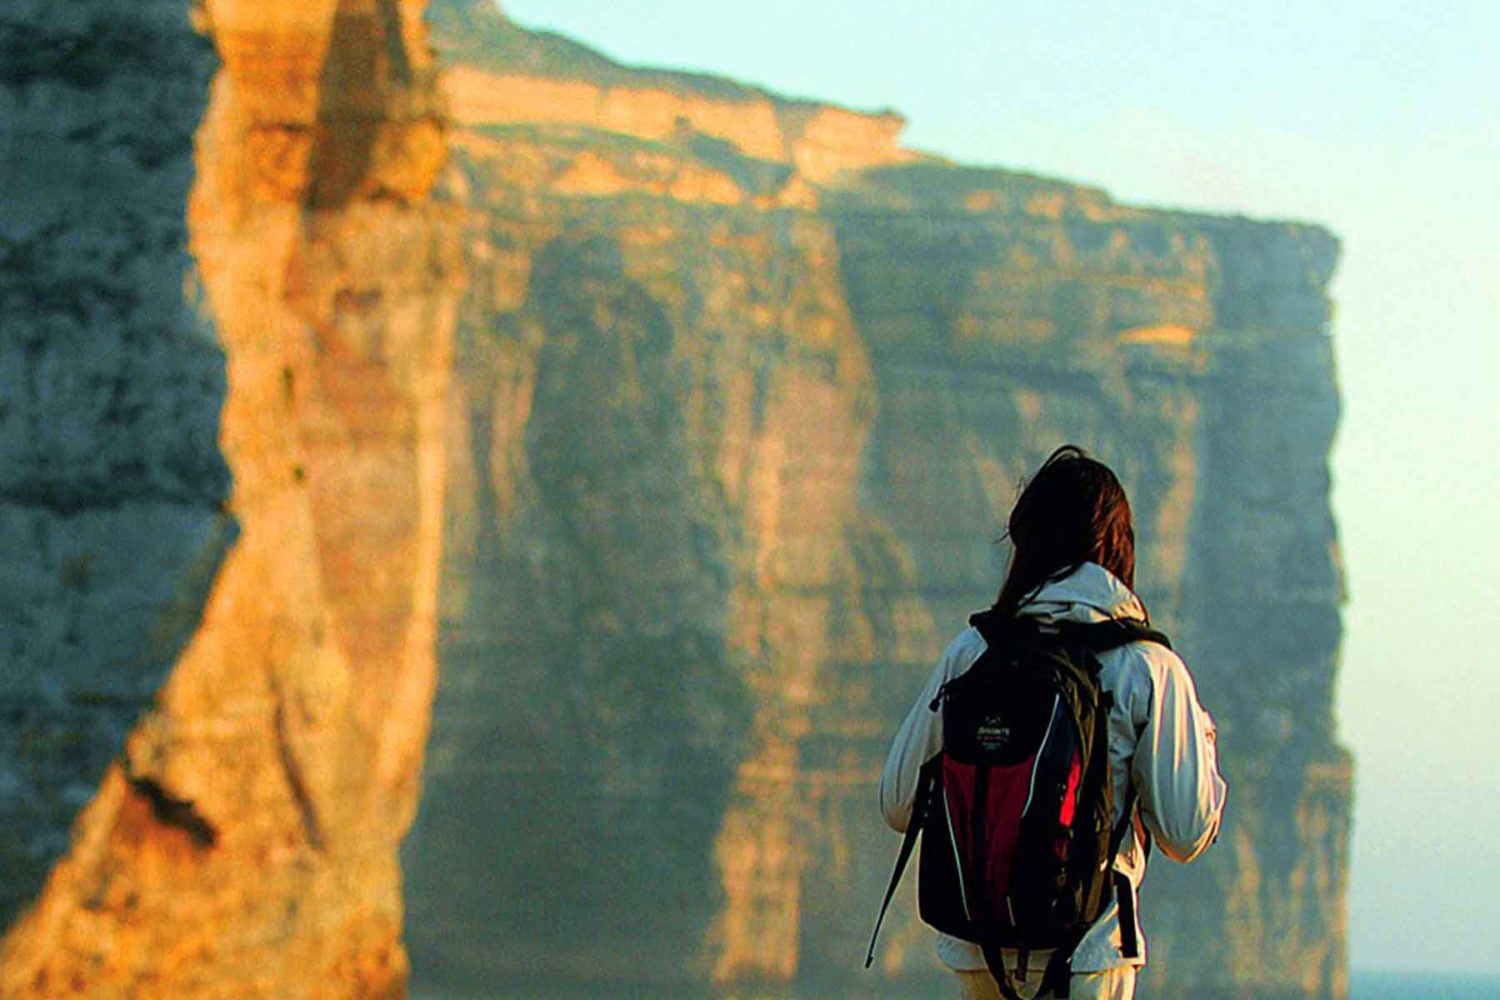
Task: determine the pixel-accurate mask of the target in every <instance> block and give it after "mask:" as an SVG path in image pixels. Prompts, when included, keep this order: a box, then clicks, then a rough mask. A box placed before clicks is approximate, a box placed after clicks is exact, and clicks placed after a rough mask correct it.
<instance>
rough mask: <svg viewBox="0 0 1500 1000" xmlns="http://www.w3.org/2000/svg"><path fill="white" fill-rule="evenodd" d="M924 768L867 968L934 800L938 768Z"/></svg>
mask: <svg viewBox="0 0 1500 1000" xmlns="http://www.w3.org/2000/svg"><path fill="white" fill-rule="evenodd" d="M928 763H929V766H924V767H923V768H922V773H921V776H920V777H919V778H918V779H917V797H916V799H915V800H914V801H913V802H912V807H911V819H910V820H909V821H908V822H907V824H906V834H905V836H903V837H902V840H901V853H900V854H898V855H897V856H896V867H895V869H894V870H893V871H892V872H891V882H890V885H888V886H886V889H885V899H884V900H882V901H881V904H880V915H879V916H877V917H876V918H875V930H874V931H872V932H871V933H870V950H869V952H868V953H867V954H866V955H865V968H867V969H868V968H869V967H870V966H871V965H874V964H875V939H876V938H878V937H879V936H880V925H881V924H882V923H884V922H885V911H886V910H888V909H890V906H891V897H893V896H894V895H896V887H897V886H898V885H900V884H901V874H902V873H903V872H905V871H906V864H907V862H908V861H910V860H911V852H912V849H913V848H914V847H916V846H917V838H918V837H919V836H921V834H922V824H923V821H924V820H925V819H926V818H927V806H928V804H929V803H930V802H931V800H932V793H933V790H934V789H935V787H936V785H937V770H936V769H935V768H933V767H931V766H930V764H931V762H930V761H929V762H928Z"/></svg>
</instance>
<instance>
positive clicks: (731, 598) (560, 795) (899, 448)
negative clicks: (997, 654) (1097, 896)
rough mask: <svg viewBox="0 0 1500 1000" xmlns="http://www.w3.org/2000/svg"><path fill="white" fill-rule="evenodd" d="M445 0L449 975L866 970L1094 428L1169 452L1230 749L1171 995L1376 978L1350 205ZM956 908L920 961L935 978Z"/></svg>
mask: <svg viewBox="0 0 1500 1000" xmlns="http://www.w3.org/2000/svg"><path fill="white" fill-rule="evenodd" d="M434 16H435V18H436V24H435V28H434V31H435V38H436V39H437V40H438V44H439V47H440V50H441V52H442V54H443V58H444V60H445V62H446V64H447V66H448V70H447V73H446V74H445V81H446V82H445V86H447V87H448V88H450V91H451V94H452V107H453V109H454V114H455V131H454V134H453V142H454V149H455V153H454V165H453V169H452V170H451V172H450V174H449V175H448V177H447V180H446V184H447V187H446V190H445V192H444V195H443V197H445V198H447V199H449V200H451V201H452V202H454V203H456V204H460V205H462V206H464V209H465V218H466V222H465V226H464V237H463V242H464V249H465V255H466V257H467V260H468V261H469V269H470V272H471V281H470V285H469V290H468V293H467V295H466V296H465V298H464V301H463V304H462V306H461V308H460V318H459V330H458V348H457V362H456V366H455V372H456V382H455V388H454V393H453V405H454V410H455V413H454V419H453V422H452V424H451V426H452V428H453V429H454V436H453V438H452V439H451V447H450V454H449V459H450V463H451V465H450V469H451V473H450V475H451V481H452V491H451V493H450V497H449V503H448V506H447V511H448V514H447V516H448V543H447V548H446V551H445V556H444V568H443V572H442V579H443V590H442V597H441V601H440V607H441V613H442V624H441V627H440V630H439V650H440V659H441V662H442V665H443V666H442V669H443V677H444V680H443V684H442V686H441V687H440V689H439V691H438V695H437V701H436V704H435V710H434V738H433V746H432V751H431V759H430V763H429V767H428V772H427V777H426V790H425V792H424V800H423V806H422V812H421V816H420V819H419V822H418V824H417V826H416V827H415V828H414V831H413V834H412V836H411V838H410V839H409V840H408V842H407V844H406V845H405V848H404V855H403V857H404V867H405V871H406V875H407V883H406V893H407V897H406V898H407V904H408V914H409V924H408V937H409V941H410V942H411V947H412V949H413V953H414V955H415V961H416V968H417V970H418V976H419V982H420V981H426V982H428V983H430V984H432V985H434V986H438V987H443V986H448V987H454V986H464V985H472V986H482V985H484V984H494V983H496V982H512V983H523V982H524V983H528V984H530V985H531V986H533V987H539V986H540V985H541V984H552V985H557V984H562V983H568V982H577V981H580V980H590V979H592V980H602V981H608V982H613V983H616V984H618V983H621V982H635V983H656V984H657V986H661V985H662V984H666V983H676V984H694V983H696V984H700V988H706V984H708V983H713V982H717V983H729V982H743V981H746V980H767V981H787V980H796V981H799V982H801V983H803V984H804V985H803V987H802V988H803V989H808V988H816V987H817V985H818V984H824V985H829V984H835V988H837V987H836V984H837V983H838V982H839V981H840V980H841V977H843V976H846V975H848V974H850V970H852V969H853V968H854V967H855V965H856V964H857V958H858V956H859V954H861V949H862V947H863V939H864V936H865V935H866V934H867V933H868V928H869V924H870V921H871V920H872V919H873V912H874V908H875V906H876V904H877V902H878V899H879V895H880V892H881V889H882V888H883V882H884V879H885V877H886V875H887V874H888V871H889V869H888V865H889V863H890V861H891V860H892V857H893V854H894V848H895V840H894V838H893V837H892V835H890V834H889V833H888V832H887V831H885V830H884V829H883V827H882V826H881V824H880V822H879V819H878V815H877V813H876V811H875V808H874V804H873V786H874V782H875V779H876V775H877V773H878V767H879V764H880V762H881V760H882V759H883V755H884V750H885V746H886V741H887V740H888V738H889V734H890V733H891V732H892V731H893V729H894V726H895V723H896V722H897V720H898V719H899V718H900V716H901V714H902V713H903V712H904V711H905V709H906V708H907V706H908V705H909V703H910V701H909V700H910V698H912V697H913V696H914V693H915V691H916V690H917V689H918V687H919V686H920V684H921V683H922V681H923V680H924V679H925V677H926V675H927V672H928V671H929V670H930V668H931V663H932V662H933V659H934V658H935V656H936V655H937V653H938V652H939V651H940V649H941V648H942V645H943V644H944V643H945V642H946V641H947V639H948V638H949V637H950V636H951V635H952V634H953V633H954V632H955V631H957V629H958V628H960V627H961V626H962V624H963V622H964V619H965V616H966V615H967V613H968V612H969V611H971V610H973V609H974V608H975V607H978V606H982V605H984V604H985V603H987V601H988V600H989V599H990V597H991V596H992V595H993V592H994V590H995V589H996V587H997V586H998V582H999V577H1000V573H1001V570H1002V568H1003V552H1002V551H1001V550H999V549H997V548H995V547H994V546H992V545H991V544H990V539H992V538H993V537H994V536H995V535H996V534H998V525H999V523H1000V520H1001V518H1002V517H1003V516H1004V513H1005V511H1006V510H1007V509H1008V506H1009V503H1010V502H1011V500H1012V499H1013V496H1014V489H1015V487H1016V484H1017V481H1018V479H1019V478H1020V477H1021V476H1022V475H1023V474H1025V473H1026V472H1027V471H1029V470H1030V469H1032V468H1034V467H1035V465H1036V464H1037V463H1038V462H1039V461H1040V460H1041V458H1042V457H1044V456H1045V455H1046V453H1047V452H1049V451H1050V450H1051V449H1052V448H1053V447H1055V446H1056V445H1057V444H1058V443H1061V442H1063V441H1075V442H1078V443H1081V444H1083V445H1085V446H1086V447H1088V448H1090V449H1091V450H1093V451H1095V452H1097V453H1098V454H1100V455H1101V456H1102V457H1104V458H1105V459H1106V460H1107V461H1109V462H1110V463H1111V464H1112V465H1114V466H1115V467H1116V468H1117V469H1118V470H1119V472H1120V473H1121V475H1122V478H1123V479H1124V481H1125V483H1126V485H1127V488H1128V489H1129V490H1130V493H1131V497H1132V500H1133V503H1134V505H1135V509H1136V514H1137V519H1138V530H1139V533H1140V535H1141V539H1142V547H1141V566H1140V570H1139V582H1140V586H1141V590H1142V595H1143V597H1144V598H1145V600H1146V601H1147V603H1148V605H1149V606H1150V607H1151V609H1152V611H1153V613H1154V615H1155V617H1156V619H1157V621H1158V622H1160V623H1161V624H1162V625H1163V626H1164V627H1166V628H1167V629H1168V630H1169V631H1171V632H1172V633H1173V635H1174V636H1175V637H1176V638H1177V640H1178V645H1179V648H1181V649H1182V650H1183V651H1184V653H1185V655H1186V656H1187V658H1188V660H1189V662H1190V663H1191V664H1192V665H1193V666H1194V669H1195V671H1196V673H1197V676H1198V678H1199V682H1200V687H1201V689H1202V695H1203V698H1204V700H1205V703H1206V704H1207V705H1208V706H1209V707H1210V709H1211V710H1213V711H1214V712H1215V713H1216V715H1217V716H1218V717H1219V718H1220V720H1221V723H1222V745H1223V747H1224V751H1223V752H1224V757H1225V768H1226V771H1227V772H1228V777H1229V780H1230V783H1231V786H1232V788H1233V802H1234V805H1233V808H1232V809H1231V812H1230V819H1229V823H1228V825H1227V827H1226V829H1225V832H1224V835H1223V837H1222V840H1221V843H1220V845H1219V846H1218V847H1217V848H1216V849H1215V851H1214V852H1212V854H1211V855H1210V858H1209V859H1208V860H1207V861H1205V862H1204V863H1202V864H1200V865H1198V866H1195V868H1194V869H1193V870H1190V871H1183V872H1164V871H1154V872H1153V874H1152V877H1151V880H1150V881H1149V882H1148V885H1147V891H1146V903H1145V906H1146V907H1147V918H1146V919H1147V931H1148V936H1149V937H1150V939H1151V948H1152V954H1153V956H1155V958H1156V959H1157V961H1155V962H1154V963H1153V965H1152V967H1151V970H1150V977H1151V989H1152V993H1153V995H1157V996H1169V997H1170V996H1194V997H1203V996H1214V995H1222V996H1247V997H1248V996H1256V997H1266V996H1277V995H1287V996H1325V995H1326V996H1338V995H1342V993H1343V991H1344V986H1343V934H1344V916H1343V909H1342V907H1343V902H1342V900H1343V884H1344V878H1345V867H1344V853H1343V852H1344V847H1345V842H1346V839H1347V822H1348V809H1349V768H1348V763H1347V760H1346V758H1345V756H1344V754H1343V752H1342V751H1341V750H1339V749H1338V748H1337V747H1336V745H1335V744H1334V742H1333V735H1332V725H1331V686H1332V681H1333V675H1334V661H1335V657H1336V651H1337V644H1338V637H1339V620H1338V611H1337V607H1338V603H1339V601H1340V599H1341V595H1340V590H1339V587H1340V583H1339V574H1338V568H1337V562H1336V547H1335V535H1334V529H1333V524H1332V520H1331V517H1330V514H1329V509H1328V483H1327V474H1326V459H1327V452H1328V448H1329V444H1330V440H1331V435H1332V432H1333V428H1334V424H1335V421H1336V418H1337V398H1336V394H1335V389H1334V381H1333V371H1332V362H1331V354H1330V348H1329V341H1328V337H1327V329H1326V327H1327V321H1328V315H1329V307H1328V301H1327V298H1326V292H1325V288H1326V284H1327V281H1328V279H1329V276H1330V274H1331V271H1332V268H1333V264H1334V260H1335V255H1336V244H1335V243H1334V241H1333V240H1332V238H1331V237H1329V236H1328V235H1327V234H1326V233H1324V232H1322V231H1321V230H1317V229H1314V228H1311V227H1306V226H1298V225H1281V224H1261V223H1253V222H1249V221H1246V220H1237V219H1218V218H1207V217H1198V216H1191V215H1183V214H1177V213H1169V212H1152V211H1142V210H1137V209H1132V208H1128V207H1125V206H1120V205H1116V204H1115V203H1113V202H1112V201H1110V199H1109V198H1108V197H1107V196H1105V195H1104V194H1102V193H1101V192H1098V191H1094V190H1089V189H1084V188H1078V187H1075V186H1071V185H1067V184H1064V183H1060V182H1055V181H1050V180H1045V179H1041V178H1034V177H1028V176H1022V175H1016V174H1011V173H1006V172H1003V171H997V170H974V169H967V168H961V167H956V166H953V165H951V164H948V163H945V162H941V161H937V160H934V159H932V158H928V157H921V156H919V155H916V154H912V153H910V152H905V151H900V150H899V149H898V147H896V146H895V144H894V134H893V132H892V131H891V129H892V128H893V127H894V126H895V125H896V124H898V123H897V122H896V120H894V119H890V118H883V117H879V116H872V117H866V118H865V119H864V120H863V123H862V124H861V125H860V126H859V127H849V128H845V129H843V130H842V131H841V134H842V135H843V136H844V137H845V139H846V141H845V142H844V143H843V144H842V145H841V146H840V147H839V155H838V157H836V158H823V159H818V158H816V157H813V156H811V155H809V153H808V152H807V147H805V146H801V145H799V140H798V138H797V133H795V131H794V130H792V129H789V128H788V127H787V124H786V123H787V122H789V121H793V120H803V121H807V120H825V121H827V120H834V119H838V120H846V121H858V120H859V118H860V116H858V115H857V114H855V113H853V112H848V111H843V110H841V109H832V108H819V107H817V106H815V105H807V104H805V103H800V102H780V101H778V99H776V98H774V97H772V96H771V95H767V94H765V93H763V92H760V91H755V90H752V89H750V88H744V87H741V86H739V85H736V84H729V83H725V82H723V81H714V80H704V79H702V78H696V77H688V76H683V75H679V74H662V73H654V72H646V71H634V70H629V69H626V68H623V67H620V66H618V65H615V64H613V63H609V62H608V61H606V60H603V59H602V58H601V57H598V56H597V55H594V54H593V53H590V52H588V51H587V50H583V49H581V48H579V47H577V46H574V45H572V44H571V43H568V42H566V41H565V40H562V39H558V38H556V37H554V36H542V35H533V34H530V33H527V32H525V31H523V30H522V29H519V28H517V27H516V26H514V25H512V24H509V23H507V22H505V21H504V20H503V19H501V18H499V17H498V16H496V15H495V14H493V13H491V12H490V11H489V9H488V8H487V7H486V6H485V5H482V4H461V3H449V4H443V5H439V6H438V7H437V8H436V10H435V12H434ZM855 137H857V138H855ZM1165 867H1167V865H1166V863H1164V862H1158V864H1157V865H1156V868H1158V869H1161V868H1165ZM912 910H913V908H910V907H908V908H907V910H906V911H905V913H904V914H898V916H897V920H896V924H895V926H892V927H890V928H889V929H888V931H887V934H886V937H885V942H884V950H883V953H882V955H883V957H882V966H881V967H882V969H883V970H884V973H885V974H886V975H888V976H891V977H896V978H906V977H916V978H918V979H920V978H922V977H924V976H930V975H932V972H931V968H932V959H931V954H930V947H929V944H928V940H929V939H928V936H927V935H926V933H925V932H924V931H923V930H922V929H921V927H920V925H919V924H918V923H917V921H916V919H915V915H914V913H913V912H912ZM424 976H425V977H426V979H425V980H423V979H422V977H424Z"/></svg>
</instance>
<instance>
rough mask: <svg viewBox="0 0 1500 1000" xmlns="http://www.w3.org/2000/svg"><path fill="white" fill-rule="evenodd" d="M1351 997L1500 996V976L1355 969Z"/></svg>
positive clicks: (1490, 999) (1476, 999)
mask: <svg viewBox="0 0 1500 1000" xmlns="http://www.w3.org/2000/svg"><path fill="white" fill-rule="evenodd" d="M1349 1000H1500V976H1481V975H1472V974H1471V975H1463V974H1454V973H1438V972H1430V973H1428V972H1374V971H1370V970H1361V969H1355V970H1353V971H1352V972H1350V973H1349Z"/></svg>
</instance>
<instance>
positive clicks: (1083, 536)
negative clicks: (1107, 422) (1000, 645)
mask: <svg viewBox="0 0 1500 1000" xmlns="http://www.w3.org/2000/svg"><path fill="white" fill-rule="evenodd" d="M1005 535H1006V537H1008V538H1009V539H1010V540H1011V543H1012V545H1013V546H1014V547H1015V549H1014V552H1013V553H1012V554H1011V559H1010V568H1009V569H1008V570H1007V572H1006V574H1005V583H1004V585H1002V586H1001V588H1000V594H999V596H998V597H996V598H995V610H996V611H998V612H1000V613H1001V614H1003V615H1006V616H1013V615H1015V614H1016V612H1017V611H1019V610H1020V609H1021V607H1022V605H1024V604H1025V603H1026V602H1027V601H1028V600H1029V599H1030V598H1032V597H1033V596H1035V594H1036V593H1037V591H1039V590H1041V588H1042V587H1043V586H1044V585H1045V584H1047V583H1048V582H1049V581H1051V580H1060V579H1062V578H1063V577H1065V576H1067V575H1068V574H1070V573H1072V572H1073V571H1074V570H1076V569H1078V567H1080V566H1082V565H1083V564H1084V563H1086V562H1093V563H1098V564H1099V565H1100V566H1103V567H1104V568H1105V569H1107V570H1109V571H1110V572H1111V573H1113V574H1114V575H1115V577H1116V578H1118V579H1119V580H1120V582H1121V583H1123V584H1125V586H1127V587H1129V588H1130V589H1131V590H1134V589H1135V527H1134V525H1133V524H1132V521H1131V516H1130V501H1129V500H1128V499H1127V498H1126V496H1125V489H1124V487H1122V486H1121V485H1120V481H1119V480H1118V479H1116V478H1115V474H1114V473H1113V472H1111V471H1110V469H1109V466H1107V465H1105V464H1104V463H1103V462H1099V461H1095V460H1094V459H1092V458H1090V457H1089V456H1088V453H1087V452H1085V451H1084V450H1083V449H1082V448H1079V447H1078V446H1076V445H1071V444H1067V445H1063V446H1062V447H1061V448H1059V449H1057V450H1056V451H1054V452H1053V453H1052V454H1051V455H1050V456H1049V457H1048V458H1047V460H1046V461H1045V462H1043V463H1042V467H1041V468H1040V469H1038V470H1037V472H1036V475H1034V476H1032V477H1031V480H1030V482H1023V484H1022V488H1021V495H1020V496H1019V497H1017V498H1016V505H1015V506H1014V507H1013V508H1011V512H1010V520H1009V522H1008V523H1007V525H1006V529H1005Z"/></svg>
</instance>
